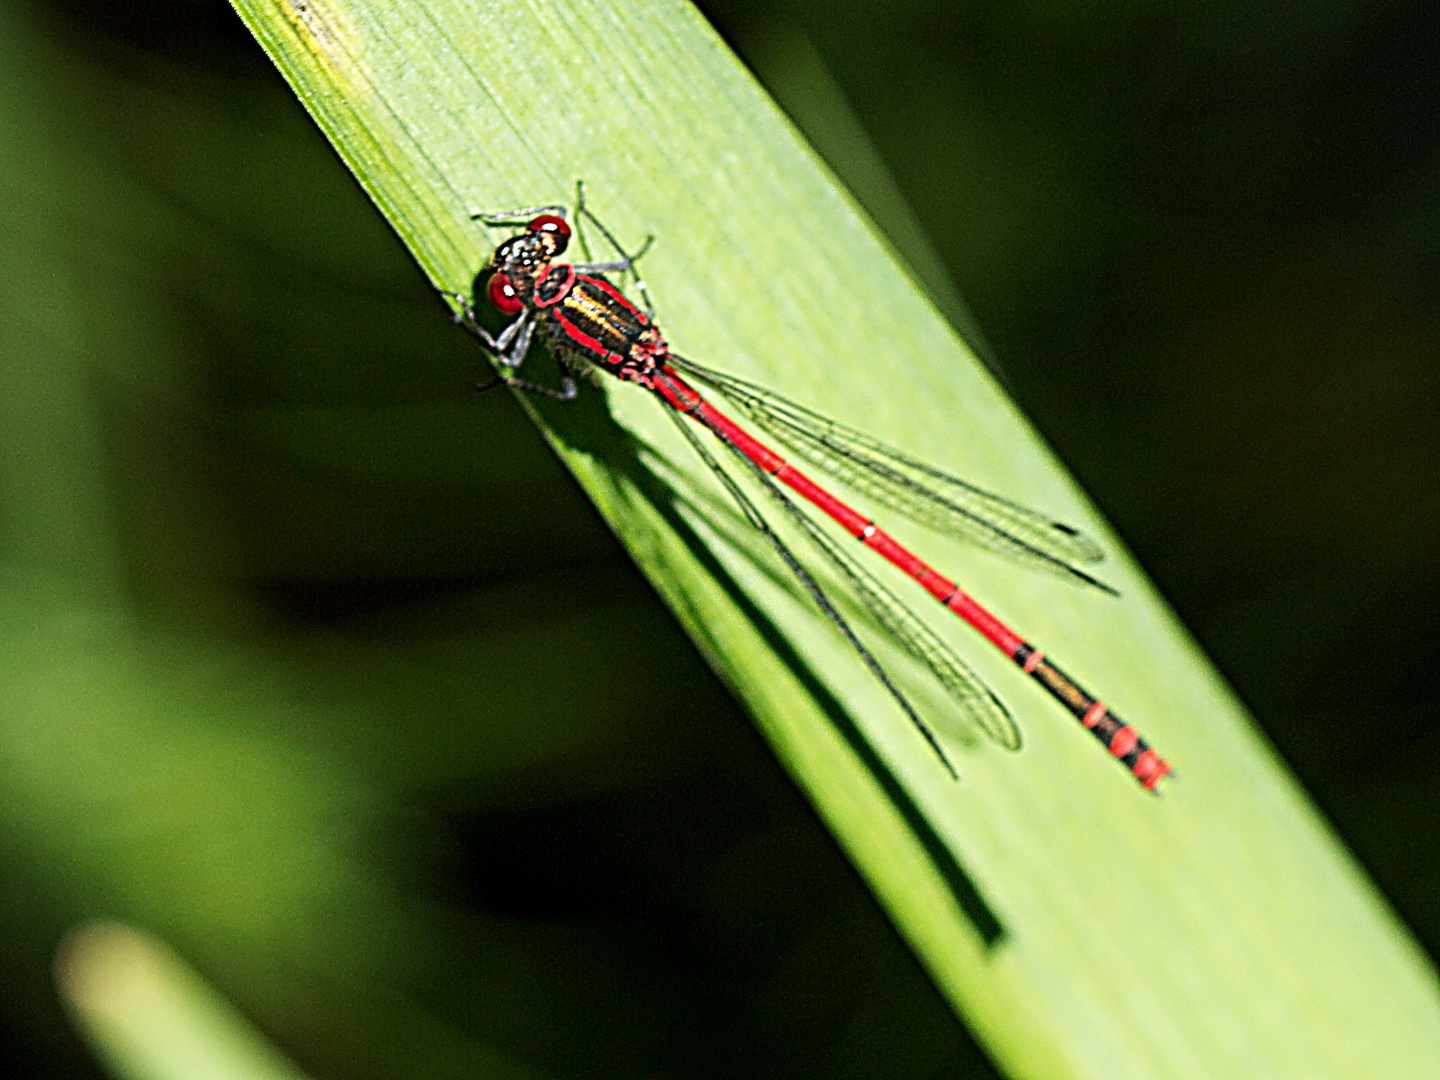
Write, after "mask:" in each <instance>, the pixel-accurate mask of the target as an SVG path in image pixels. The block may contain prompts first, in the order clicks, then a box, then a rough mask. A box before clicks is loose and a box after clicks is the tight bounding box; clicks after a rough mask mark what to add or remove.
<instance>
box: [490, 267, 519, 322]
mask: <svg viewBox="0 0 1440 1080" xmlns="http://www.w3.org/2000/svg"><path fill="white" fill-rule="evenodd" d="M486 292H487V293H488V295H489V297H490V306H491V307H493V308H494V309H495V310H496V311H498V312H500V314H501V315H519V314H520V312H522V311H524V310H525V304H524V302H523V301H521V299H520V296H519V294H518V293H516V292H515V286H514V285H513V284H511V282H510V275H509V274H506V273H504V272H503V271H502V272H500V273H497V274H491V275H490V284H489V285H488V286H486Z"/></svg>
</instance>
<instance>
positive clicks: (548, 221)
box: [525, 214, 570, 259]
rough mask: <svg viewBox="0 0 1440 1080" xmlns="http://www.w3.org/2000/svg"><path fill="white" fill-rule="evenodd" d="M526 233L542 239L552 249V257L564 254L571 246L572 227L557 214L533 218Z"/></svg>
mask: <svg viewBox="0 0 1440 1080" xmlns="http://www.w3.org/2000/svg"><path fill="white" fill-rule="evenodd" d="M525 228H526V231H528V232H530V233H532V234H534V235H536V236H538V237H540V238H541V239H542V241H543V242H545V243H546V244H547V245H548V246H549V248H550V257H551V258H552V259H553V258H554V257H555V256H556V255H559V254H561V253H563V252H564V250H565V249H566V248H567V247H568V246H569V244H570V225H569V223H568V222H566V220H565V219H564V218H562V217H560V216H559V215H557V214H541V215H540V216H539V217H536V218H531V219H530V224H529V225H527V226H526V227H525Z"/></svg>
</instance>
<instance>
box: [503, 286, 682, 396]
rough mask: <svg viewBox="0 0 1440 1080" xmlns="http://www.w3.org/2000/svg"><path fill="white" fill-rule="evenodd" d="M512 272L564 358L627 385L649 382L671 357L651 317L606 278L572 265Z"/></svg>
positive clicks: (524, 296)
mask: <svg viewBox="0 0 1440 1080" xmlns="http://www.w3.org/2000/svg"><path fill="white" fill-rule="evenodd" d="M508 272H509V274H510V279H511V281H512V282H513V283H514V284H515V286H516V289H517V292H518V293H519V295H520V297H521V299H522V300H523V301H524V302H525V303H526V304H527V305H528V306H529V307H531V308H532V309H533V310H534V311H535V315H536V318H537V319H539V320H540V321H541V323H542V324H543V326H544V328H545V330H546V332H547V334H548V335H549V338H550V346H551V348H552V349H553V350H554V351H555V352H556V354H557V356H559V357H560V358H562V359H563V358H566V357H576V356H578V357H580V358H582V359H584V360H586V361H588V362H590V363H592V364H594V365H595V366H597V367H599V368H601V369H603V370H604V371H606V372H608V373H610V374H611V375H615V376H617V377H618V378H621V379H624V380H626V381H627V382H641V383H647V384H648V382H649V376H650V375H651V373H652V372H654V370H655V368H656V365H657V364H658V363H659V362H661V361H662V360H663V359H664V358H665V357H666V356H667V355H668V347H667V346H666V344H665V339H664V337H662V336H661V334H660V331H659V330H658V329H657V328H656V327H655V325H654V323H653V322H652V321H651V319H650V316H649V315H647V314H646V313H645V312H643V311H641V310H640V309H639V308H637V307H636V306H635V305H634V304H632V303H631V302H630V301H629V300H628V299H626V297H625V294H624V293H622V292H621V291H620V290H619V289H617V288H616V287H615V286H614V285H612V284H610V282H608V281H606V280H605V279H604V278H603V277H599V276H595V275H590V274H581V273H577V272H576V270H575V267H574V266H572V265H571V264H570V263H549V264H542V265H541V266H538V267H534V268H533V269H532V268H531V267H520V266H517V267H514V268H513V269H510V270H508Z"/></svg>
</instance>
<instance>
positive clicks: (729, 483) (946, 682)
mask: <svg viewBox="0 0 1440 1080" xmlns="http://www.w3.org/2000/svg"><path fill="white" fill-rule="evenodd" d="M671 417H672V418H673V419H674V420H675V422H676V424H677V425H678V426H679V428H680V430H681V431H682V432H683V433H684V435H685V437H686V439H688V440H689V442H690V444H691V445H692V446H693V447H694V448H695V450H696V452H697V453H698V454H699V455H700V456H701V458H702V459H703V460H704V461H705V462H706V464H707V465H709V466H710V468H711V470H712V471H713V472H714V473H715V474H716V475H717V477H719V479H720V480H721V482H722V483H723V484H724V485H725V487H726V489H727V490H728V491H729V492H730V494H731V495H732V496H733V497H734V498H735V499H736V501H737V502H739V504H740V506H741V509H742V510H743V511H744V512H745V515H746V517H748V518H749V519H750V520H751V522H752V523H753V524H755V525H756V527H757V528H759V529H760V531H761V532H762V533H763V534H764V535H765V538H766V539H767V540H768V541H769V542H770V544H771V546H773V547H774V548H775V549H776V551H777V552H779V554H780V556H781V558H782V559H783V560H784V561H785V562H786V564H787V565H788V566H789V567H790V569H791V570H792V571H793V572H794V573H795V574H796V576H797V577H798V578H799V579H800V583H801V584H802V585H803V586H804V588H805V590H806V591H807V592H808V593H809V594H810V595H811V597H812V598H813V599H814V600H815V601H816V603H817V604H818V605H819V607H820V609H821V610H822V611H823V612H824V614H825V615H826V617H827V618H829V619H830V621H831V622H832V623H834V624H835V626H836V627H837V629H839V630H840V632H841V633H842V634H843V635H844V636H845V638H846V639H847V640H848V641H849V643H850V645H851V647H852V648H854V649H855V650H856V652H858V653H859V654H860V657H861V659H862V660H864V662H865V664H866V666H867V667H868V668H869V669H870V670H871V672H872V673H874V674H875V676H876V677H877V678H878V679H879V680H880V681H881V683H883V684H884V686H885V688H886V689H887V690H888V691H889V692H890V694H891V696H892V697H894V698H895V699H896V701H897V702H898V703H899V704H900V707H901V708H902V709H903V710H904V711H905V714H906V715H907V716H908V717H909V718H910V721H911V723H913V724H914V725H915V727H916V728H917V729H918V730H919V731H920V733H921V734H922V735H923V736H924V737H925V739H926V741H927V742H929V744H930V745H931V747H932V748H934V750H935V752H936V753H937V754H939V755H940V758H941V760H942V761H944V762H945V764H946V765H947V766H948V765H949V761H948V760H947V759H946V757H945V754H944V751H942V750H941V749H940V745H939V743H938V741H937V740H936V738H935V736H934V734H933V733H932V732H931V731H930V729H929V727H928V726H927V725H926V724H925V723H924V721H922V720H921V719H920V717H919V715H918V714H917V713H916V712H915V709H914V707H913V706H912V705H911V704H910V702H909V700H908V699H906V697H905V696H904V695H903V694H902V693H901V692H900V690H899V688H898V687H896V686H895V684H894V682H893V681H892V680H891V679H890V676H889V675H888V673H886V672H885V670H884V669H883V668H882V667H881V666H880V663H879V661H877V660H876V659H875V657H874V656H873V655H872V654H871V653H870V651H869V650H868V649H866V648H865V646H864V645H863V644H862V643H861V642H860V640H859V639H858V638H857V637H856V636H855V634H854V632H853V631H852V630H851V629H850V627H849V625H848V624H847V623H846V622H845V620H844V618H843V617H842V616H841V615H840V613H839V612H838V611H836V610H835V608H834V606H833V605H832V604H831V602H830V600H829V598H828V597H826V596H825V594H824V592H823V591H822V590H821V589H820V586H819V584H818V583H817V582H816V581H815V580H814V579H813V578H812V577H811V576H810V575H809V573H807V572H806V571H805V570H804V568H803V567H801V566H800V565H799V564H798V563H797V562H796V560H795V557H794V555H793V554H792V553H791V552H790V551H789V550H788V549H787V548H786V547H785V546H784V544H783V542H782V541H781V540H780V538H779V537H778V536H776V535H775V533H774V532H773V531H772V530H771V529H770V527H769V525H768V524H767V523H765V521H764V518H763V517H762V516H761V515H760V513H759V511H758V509H756V507H755V506H754V504H753V503H752V502H751V501H750V499H749V497H748V496H746V495H745V493H744V492H743V491H741V490H740V489H739V487H738V486H737V485H736V484H735V482H734V481H733V480H732V479H731V478H730V477H729V475H728V474H727V473H726V472H725V471H724V470H723V469H722V468H721V467H720V465H719V463H718V462H717V461H715V459H714V457H713V455H711V454H710V452H709V451H708V450H707V449H706V448H705V446H704V445H703V444H702V443H701V442H700V441H699V439H698V437H697V436H696V434H695V432H694V431H692V430H691V428H690V427H689V425H688V424H686V423H685V422H684V421H683V420H682V419H681V417H679V416H678V415H677V414H675V413H674V412H671ZM694 419H696V420H697V422H699V423H701V424H704V420H703V419H702V418H699V417H695V418H694ZM705 426H706V427H707V428H709V430H710V431H711V432H712V433H713V434H714V435H715V437H716V438H718V439H719V440H720V441H721V442H722V443H724V444H725V445H726V447H728V448H729V449H730V450H731V451H732V452H733V453H734V455H735V456H736V458H737V459H738V460H739V461H740V462H741V463H743V464H744V465H745V467H746V468H747V469H748V470H749V471H750V472H751V474H752V475H753V476H754V477H755V479H756V481H757V482H758V483H760V484H761V485H762V486H763V487H764V488H765V490H766V492H767V493H768V494H769V495H770V497H771V498H772V500H774V502H775V504H776V505H777V506H778V507H780V508H781V509H782V511H783V512H784V513H785V515H786V516H787V517H788V518H789V519H790V520H791V521H793V522H794V523H795V524H796V525H797V526H798V527H799V528H800V529H801V530H802V531H803V532H804V533H805V535H806V536H808V537H809V538H810V540H811V541H812V542H813V543H814V544H815V546H816V548H817V549H818V550H819V551H820V552H821V553H822V554H823V555H824V556H825V558H826V559H827V561H828V562H829V563H830V565H831V566H832V567H833V568H834V569H835V570H836V571H837V572H838V573H839V574H840V576H841V577H842V578H843V579H845V581H846V582H847V583H848V584H849V586H850V587H851V589H852V591H853V592H854V593H855V595H856V596H857V597H859V599H860V601H861V602H862V603H863V604H864V605H865V607H866V608H867V609H868V610H869V611H870V613H871V615H872V616H874V618H875V620H876V621H877V622H879V623H880V624H881V625H882V626H883V627H884V628H885V630H886V631H887V632H888V633H889V634H890V635H891V636H892V637H893V638H894V639H895V640H896V641H897V642H898V643H899V644H900V645H902V646H903V647H904V648H905V650H906V651H907V652H908V653H910V655H911V656H913V657H915V658H916V659H917V660H919V661H920V663H922V664H923V665H925V667H926V668H928V669H929V670H930V671H931V673H932V674H933V675H934V676H935V678H936V679H937V680H938V681H939V682H940V684H941V685H942V686H943V687H944V688H945V690H946V692H947V693H948V694H949V695H950V698H951V699H952V700H953V701H954V703H955V705H956V707H957V709H958V711H959V713H960V716H961V718H962V719H963V720H964V721H965V722H966V723H967V724H968V725H969V726H970V727H972V728H974V729H975V730H976V731H978V732H980V733H981V734H983V735H984V736H985V737H986V738H988V739H990V740H991V741H992V742H995V743H997V744H999V745H1000V746H1003V747H1004V748H1005V749H1007V750H1012V751H1014V750H1018V749H1020V745H1021V736H1020V729H1019V728H1018V727H1017V726H1016V724H1015V720H1014V718H1013V717H1012V716H1011V715H1010V712H1009V710H1007V709H1006V708H1005V705H1004V704H1003V703H1002V702H1001V701H1000V699H999V698H997V697H996V696H995V694H994V693H993V692H992V691H991V690H990V688H989V687H988V686H987V685H985V682H984V681H983V680H982V679H981V678H980V676H978V675H976V674H975V672H974V671H972V670H971V669H970V667H969V666H968V665H967V664H966V663H965V662H964V661H963V660H961V659H960V658H959V657H958V656H956V655H955V653H954V651H953V650H952V649H951V648H950V647H949V646H948V645H946V644H945V642H944V641H942V640H941V639H940V637H939V635H937V634H936V633H935V632H934V631H932V630H931V629H930V628H929V627H928V626H926V624H925V623H924V621H922V620H921V619H920V618H919V617H918V616H917V615H916V614H915V613H914V612H913V611H911V610H910V609H909V608H908V607H907V606H906V605H905V603H904V602H903V601H902V600H901V599H900V598H899V597H897V596H896V595H895V594H894V593H892V592H891V591H890V590H889V589H888V588H886V586H885V585H883V584H881V582H880V581H878V580H877V579H876V578H875V577H874V576H873V575H871V574H870V572H869V571H867V570H866V569H865V568H864V567H862V566H861V565H860V564H859V563H857V562H856V561H855V560H854V559H852V558H851V557H850V556H849V555H847V554H845V553H844V552H843V551H842V549H841V548H840V546H839V545H838V544H837V543H836V542H835V540H834V539H833V538H832V537H831V536H830V535H829V534H828V533H826V532H825V531H824V530H823V529H822V528H821V527H820V526H819V525H818V524H817V523H816V522H815V521H814V520H812V519H811V518H810V517H809V516H808V515H807V514H805V513H804V512H803V511H802V510H801V509H800V508H799V507H797V506H796V505H795V504H794V503H793V502H791V501H790V499H789V497H788V496H787V495H786V494H785V493H784V492H783V491H781V490H780V488H779V486H778V485H777V484H776V483H775V481H774V480H772V479H771V478H770V476H769V475H768V474H767V473H766V472H765V471H764V470H763V469H761V468H759V466H757V465H756V464H755V463H754V462H753V461H751V460H750V459H749V458H748V457H746V456H745V454H744V453H743V452H741V450H740V449H739V447H737V446H735V444H734V443H732V442H731V441H730V440H729V439H727V438H726V437H725V435H724V434H723V433H722V432H719V431H716V430H715V429H714V428H711V427H709V425H705ZM952 771H953V769H952Z"/></svg>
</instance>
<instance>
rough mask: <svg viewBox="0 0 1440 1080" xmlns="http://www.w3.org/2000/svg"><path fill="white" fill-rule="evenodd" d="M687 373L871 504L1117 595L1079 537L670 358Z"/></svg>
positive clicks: (757, 391) (800, 409)
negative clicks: (1092, 569) (1095, 570)
mask: <svg viewBox="0 0 1440 1080" xmlns="http://www.w3.org/2000/svg"><path fill="white" fill-rule="evenodd" d="M670 361H671V362H672V363H673V364H674V365H675V367H676V368H678V369H679V370H680V371H681V372H682V373H684V374H685V375H688V376H690V377H691V378H693V379H695V380H696V381H697V382H700V383H703V384H704V385H706V386H708V387H710V388H712V389H714V390H718V391H719V392H720V393H722V394H724V395H725V397H726V398H727V399H728V400H729V401H730V402H731V403H732V404H734V405H735V407H736V408H737V409H738V410H739V411H740V412H741V413H743V414H744V415H745V417H746V418H747V419H748V420H749V421H750V422H751V423H753V424H754V425H755V426H756V427H758V428H762V429H764V430H765V431H766V432H767V433H768V434H770V435H772V436H773V437H774V438H775V439H776V440H777V441H778V442H781V443H784V444H785V445H786V446H787V447H788V448H789V449H790V450H792V451H793V452H794V453H795V454H796V455H797V456H798V457H800V458H802V459H804V460H806V461H808V462H810V463H812V464H814V465H816V466H818V467H819V468H821V469H823V470H824V471H825V472H827V473H829V474H830V475H831V476H834V477H837V478H838V479H840V480H843V481H844V482H845V483H846V484H847V485H849V486H850V487H852V488H854V489H855V490H856V491H860V492H862V493H864V494H865V495H866V496H868V497H869V498H871V499H873V500H874V501H875V502H877V503H880V504H882V505H884V506H888V507H890V508H891V509H894V510H897V511H899V512H900V513H902V514H905V515H906V516H907V517H910V518H912V519H914V520H916V521H919V522H921V523H922V524H925V525H929V526H931V527H932V528H935V529H938V530H940V531H942V532H946V533H953V534H957V535H960V536H963V537H964V538H965V539H967V540H969V541H971V542H973V543H976V544H979V545H980V546H982V547H985V548H987V549H989V550H991V551H995V552H997V553H999V554H1001V555H1004V556H1007V557H1009V558H1011V559H1013V560H1015V561H1016V562H1019V563H1022V564H1025V565H1029V566H1035V567H1038V568H1044V569H1048V570H1051V571H1054V572H1057V573H1059V574H1061V575H1062V576H1065V577H1068V578H1071V579H1072V580H1077V581H1082V582H1084V583H1085V584H1087V585H1093V586H1095V587H1096V588H1098V589H1102V590H1104V591H1105V592H1109V593H1114V592H1115V590H1114V589H1113V588H1112V587H1111V586H1109V585H1107V584H1105V583H1104V582H1103V581H1101V580H1099V579H1098V578H1096V577H1094V576H1093V575H1092V574H1090V573H1088V572H1087V571H1085V570H1083V569H1082V568H1081V567H1082V566H1086V565H1090V564H1094V563H1098V562H1100V561H1101V560H1102V559H1104V557H1105V553H1104V551H1103V550H1101V548H1100V546H1099V545H1098V544H1096V543H1095V541H1093V540H1091V539H1090V538H1089V537H1088V536H1086V535H1085V534H1084V533H1082V532H1080V531H1078V530H1077V529H1074V528H1072V527H1070V526H1069V525H1066V524H1063V523H1062V522H1058V521H1055V520H1053V519H1051V518H1049V517H1046V516H1045V515H1044V514H1041V513H1039V512H1037V511H1035V510H1031V509H1029V508H1028V507H1025V506H1021V505H1020V504H1019V503H1016V502H1013V501H1011V500H1010V499H1006V498H1004V497H1003V496H1000V495H996V494H993V493H992V492H989V491H985V490H984V489H983V488H978V487H976V486H975V485H974V484H970V483H967V482H966V481H964V480H961V479H960V478H959V477H957V476H951V475H950V474H949V473H946V472H943V471H941V470H940V469H937V468H935V467H934V466H933V465H928V464H926V463H925V462H923V461H919V460H917V459H916V458H913V457H911V456H910V455H909V454H906V453H905V452H904V451H902V450H898V449H896V448H895V447H893V446H889V445H887V444H885V443H882V442H880V441H879V440H878V439H874V438H871V437H870V436H869V435H866V434H865V433H864V432H860V431H856V430H855V429H854V428H851V427H846V426H845V425H844V424H841V423H839V422H837V421H835V420H830V419H828V418H827V417H824V416H821V415H820V414H819V413H817V412H815V411H814V410H812V409H807V408H806V407H805V406H803V405H800V404H797V403H796V402H793V401H791V400H789V399H788V398H785V397H783V396H781V395H780V394H777V393H775V392H774V391H773V390H767V389H765V388H764V387H762V386H757V385H756V384H754V383H752V382H748V381H746V380H744V379H739V378H736V377H735V376H733V375H726V374H725V373H723V372H719V371H714V370H712V369H711V368H707V367H703V366H702V365H700V364H697V363H695V362H694V361H693V360H687V359H685V358H684V357H679V356H675V355H674V354H671V356H670Z"/></svg>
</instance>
